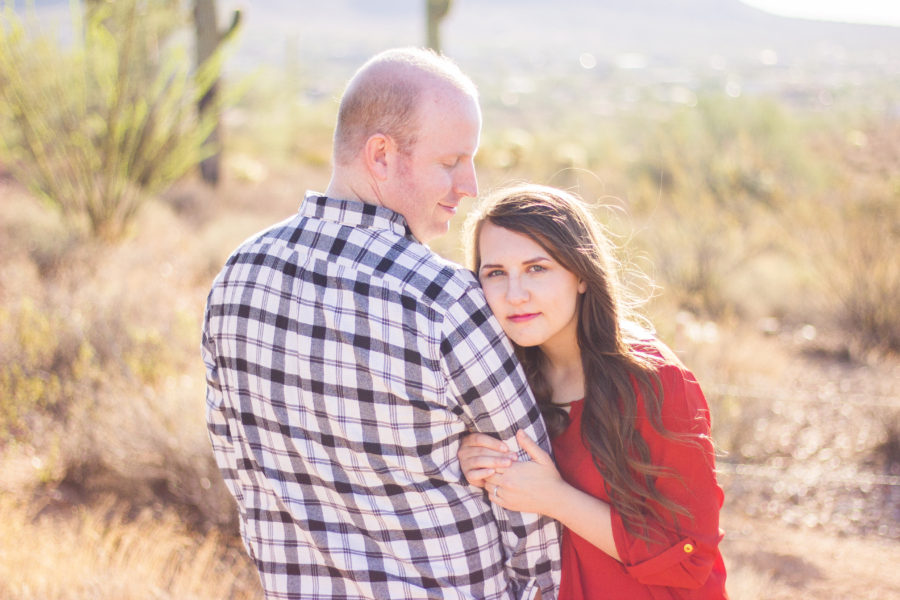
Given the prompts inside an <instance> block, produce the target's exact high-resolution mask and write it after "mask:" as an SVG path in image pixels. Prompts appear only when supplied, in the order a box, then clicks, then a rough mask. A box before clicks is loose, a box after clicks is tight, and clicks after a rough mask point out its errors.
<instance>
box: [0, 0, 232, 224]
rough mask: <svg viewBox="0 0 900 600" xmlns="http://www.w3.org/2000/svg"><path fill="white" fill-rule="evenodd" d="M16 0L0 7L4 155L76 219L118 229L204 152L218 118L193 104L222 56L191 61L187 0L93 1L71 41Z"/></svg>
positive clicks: (45, 196)
mask: <svg viewBox="0 0 900 600" xmlns="http://www.w3.org/2000/svg"><path fill="white" fill-rule="evenodd" d="M13 5H14V3H13V2H6V1H5V2H3V4H2V13H0V122H2V123H3V128H2V129H0V151H2V157H3V158H2V160H4V162H7V163H8V165H9V167H10V168H11V170H12V171H13V173H14V174H15V175H16V176H17V177H18V178H19V179H20V180H21V181H22V182H24V183H25V184H27V185H28V186H29V188H30V189H31V190H32V191H33V192H35V193H36V194H38V195H39V196H40V197H42V198H43V199H44V200H46V201H47V203H48V204H50V205H51V206H53V207H55V208H56V209H58V210H60V211H61V212H62V213H63V214H65V215H66V216H67V217H68V218H69V220H70V221H71V222H72V223H75V224H77V225H78V226H82V225H85V224H86V225H87V226H88V227H89V230H90V232H91V233H92V234H93V235H95V236H99V237H103V238H110V239H111V238H116V237H118V236H120V235H121V234H122V233H123V231H124V230H125V228H126V227H127V225H128V224H129V223H130V222H131V220H132V218H133V217H134V214H135V212H136V211H137V210H138V208H139V207H140V205H141V204H142V203H143V202H144V201H145V200H146V199H147V198H148V197H150V196H151V195H152V194H153V193H155V192H158V191H159V190H161V189H163V188H165V187H166V186H167V185H168V184H169V183H171V182H172V181H173V180H175V179H177V178H178V177H180V176H181V175H182V174H184V173H185V172H187V171H188V170H189V169H191V168H192V167H193V166H195V165H196V164H197V163H198V162H199V161H200V160H201V159H202V158H204V157H205V155H206V154H205V153H206V152H207V151H208V150H207V149H206V148H204V146H203V142H204V140H206V139H207V137H208V135H209V133H210V131H211V130H212V126H213V122H212V120H211V119H206V120H203V121H198V120H197V118H196V116H195V112H196V111H195V108H194V107H195V105H196V102H197V100H198V99H199V98H200V96H201V95H202V94H203V93H204V92H205V91H206V90H207V89H209V86H210V85H211V83H212V81H213V76H214V75H215V73H217V72H218V62H219V61H220V57H219V56H217V57H215V58H214V59H213V60H211V61H209V62H208V64H206V65H204V66H203V67H202V68H200V69H198V70H197V71H196V72H195V73H192V72H190V68H189V65H190V64H191V61H190V60H189V58H188V55H187V48H186V47H184V45H183V44H177V43H175V41H174V40H175V39H176V36H175V33H176V32H177V30H178V26H179V25H180V23H181V21H180V20H179V19H180V18H181V17H180V16H179V15H180V13H179V12H178V8H177V7H178V6H179V4H178V3H172V2H167V3H154V2H145V1H141V0H128V1H124V2H115V3H112V2H106V3H101V4H94V6H95V7H96V8H95V9H94V10H93V11H89V12H88V17H87V19H86V23H84V26H83V27H82V24H81V22H80V19H79V17H78V16H77V15H75V16H73V24H72V29H73V30H74V31H75V32H80V31H82V30H83V31H84V38H83V40H81V41H76V43H74V44H73V45H71V46H65V45H63V44H62V43H61V42H59V41H58V40H57V39H56V38H55V37H54V36H53V35H51V34H48V33H46V32H44V33H41V32H40V31H39V28H38V27H37V25H36V24H35V23H29V22H27V21H26V20H24V19H22V18H21V17H19V16H18V15H17V13H16V12H15V11H14V7H13ZM74 6H76V5H75V4H73V7H74Z"/></svg>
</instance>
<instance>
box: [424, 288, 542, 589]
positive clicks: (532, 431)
mask: <svg viewBox="0 0 900 600" xmlns="http://www.w3.org/2000/svg"><path fill="white" fill-rule="evenodd" d="M441 362H442V367H443V368H444V369H445V376H446V378H447V381H448V386H449V393H450V395H451V396H452V397H453V398H454V402H455V407H454V410H456V411H458V413H459V414H460V417H461V418H462V419H463V420H464V421H465V422H466V423H467V424H468V426H469V429H470V430H472V431H478V432H482V433H487V434H491V435H493V436H495V437H497V438H499V439H502V440H504V441H506V442H507V443H509V444H512V445H515V434H516V432H517V431H518V430H520V429H521V430H524V431H525V432H526V433H527V434H528V435H529V436H531V437H532V439H535V440H537V441H538V443H539V444H540V445H541V447H542V448H544V449H545V450H547V451H548V452H549V451H550V442H549V437H548V435H547V430H546V428H545V426H544V422H543V419H542V418H541V413H540V409H539V408H538V407H537V404H536V402H535V401H534V397H533V396H532V394H531V390H530V389H529V387H528V384H527V382H526V380H525V375H524V373H523V371H522V368H521V366H520V365H519V362H518V360H517V359H516V357H515V353H514V351H513V348H512V345H511V344H510V342H509V340H508V339H507V338H506V335H505V334H504V333H503V330H502V329H501V328H500V324H499V323H498V322H497V320H496V318H495V317H494V316H493V314H492V313H491V311H490V309H489V308H488V306H487V303H486V301H485V300H484V296H483V293H482V292H481V289H480V288H474V289H471V290H470V293H469V294H467V296H465V297H464V298H463V299H461V300H460V302H458V303H456V304H455V305H454V306H453V307H452V308H451V309H450V310H449V311H448V314H447V315H446V318H445V322H444V330H443V339H442V342H441ZM517 450H518V453H519V460H522V461H525V460H530V458H529V457H528V455H527V453H525V452H524V451H523V450H521V449H517ZM490 506H491V510H492V512H493V515H494V518H495V520H496V522H497V526H498V528H499V530H500V535H501V538H502V543H503V546H504V549H505V552H506V560H505V564H504V567H505V568H506V570H507V574H508V577H509V579H510V581H513V582H516V584H517V587H518V590H517V591H518V597H519V598H523V599H528V598H532V597H533V596H534V594H535V593H536V591H537V587H539V588H540V589H541V592H542V595H543V599H544V600H551V599H554V598H556V594H557V587H558V584H559V565H560V558H559V544H558V540H559V529H558V525H557V523H556V521H554V520H552V519H550V518H548V517H545V516H542V515H537V514H531V513H520V512H514V511H507V510H505V509H503V508H501V507H499V506H497V505H496V504H493V503H490Z"/></svg>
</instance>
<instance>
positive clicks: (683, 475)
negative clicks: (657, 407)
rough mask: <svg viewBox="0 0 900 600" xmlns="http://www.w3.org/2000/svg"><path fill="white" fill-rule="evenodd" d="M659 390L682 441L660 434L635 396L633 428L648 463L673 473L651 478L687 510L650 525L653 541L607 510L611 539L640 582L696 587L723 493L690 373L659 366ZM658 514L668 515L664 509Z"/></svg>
mask: <svg viewBox="0 0 900 600" xmlns="http://www.w3.org/2000/svg"><path fill="white" fill-rule="evenodd" d="M659 376H660V379H661V383H662V389H663V409H662V411H663V424H664V425H665V427H666V428H667V429H668V430H669V431H671V432H673V433H676V434H688V435H689V436H690V437H688V438H687V440H688V441H686V442H682V441H679V440H675V439H670V438H665V437H663V436H662V435H660V434H659V432H657V431H656V430H655V429H654V428H653V427H652V426H651V425H650V423H649V422H648V420H647V419H646V417H645V413H644V405H643V400H642V399H639V407H638V420H639V422H638V425H637V426H638V430H639V431H640V433H641V435H642V436H643V437H644V440H646V442H647V445H648V447H649V449H650V455H651V459H652V461H653V463H654V464H656V465H659V466H662V467H665V468H667V469H670V470H672V471H674V472H675V473H677V476H664V477H660V478H658V479H657V481H656V486H657V489H658V490H659V492H660V493H661V494H663V495H664V496H666V497H667V498H670V499H672V500H674V501H676V502H678V504H680V505H681V506H683V507H685V508H687V509H688V511H690V514H691V517H687V516H681V515H678V517H677V518H676V519H672V518H667V519H663V520H658V521H654V522H652V523H651V524H650V527H651V534H650V537H652V538H653V540H654V542H647V541H645V540H642V539H641V538H639V537H636V536H634V535H631V534H629V533H628V532H627V531H626V530H625V527H624V524H623V522H622V518H621V516H620V515H619V514H618V512H617V511H616V510H615V509H613V510H612V526H613V537H614V539H615V543H616V550H617V551H618V553H619V557H620V558H621V560H622V563H623V565H624V566H625V568H626V570H627V571H628V573H629V574H631V576H632V577H634V578H635V579H636V580H638V581H640V582H641V583H644V584H646V585H655V586H667V587H678V588H687V589H696V588H699V587H702V586H703V585H704V583H705V582H706V580H707V578H708V577H709V574H710V572H711V570H712V568H713V565H714V564H715V562H716V559H717V557H718V545H719V542H720V541H721V539H722V532H721V531H720V530H719V509H721V507H722V501H723V498H724V495H723V493H722V488H720V487H719V485H718V483H717V482H716V475H715V454H714V450H713V446H712V442H711V440H710V437H709V433H710V415H709V407H708V406H707V404H706V399H705V398H704V396H703V392H702V391H701V390H700V385H699V384H698V383H697V381H696V380H695V378H694V376H693V375H692V374H691V373H690V372H689V371H686V370H684V369H683V368H681V367H680V366H677V365H665V366H664V367H662V368H661V369H660V370H659ZM661 514H663V515H668V514H669V513H668V511H663V512H662V513H661Z"/></svg>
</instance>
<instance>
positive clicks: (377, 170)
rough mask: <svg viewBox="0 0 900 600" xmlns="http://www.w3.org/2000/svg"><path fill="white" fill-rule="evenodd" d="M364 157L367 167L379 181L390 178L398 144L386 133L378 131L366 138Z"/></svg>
mask: <svg viewBox="0 0 900 600" xmlns="http://www.w3.org/2000/svg"><path fill="white" fill-rule="evenodd" d="M363 154H364V158H365V161H366V169H368V170H369V173H371V175H372V177H374V178H375V179H377V180H379V181H385V180H386V179H387V178H388V173H389V172H390V167H391V166H392V164H391V163H392V162H393V160H394V156H395V155H396V144H395V143H394V140H393V139H392V138H391V137H389V136H386V135H384V134H383V133H376V134H374V135H372V136H370V137H369V139H368V140H366V145H365V150H364V153H363Z"/></svg>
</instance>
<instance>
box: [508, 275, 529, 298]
mask: <svg viewBox="0 0 900 600" xmlns="http://www.w3.org/2000/svg"><path fill="white" fill-rule="evenodd" d="M506 300H507V302H509V303H510V304H520V303H522V302H525V301H526V300H528V290H527V289H526V288H525V286H524V285H522V282H521V281H520V280H519V278H518V277H510V278H509V285H508V286H507V288H506Z"/></svg>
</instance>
